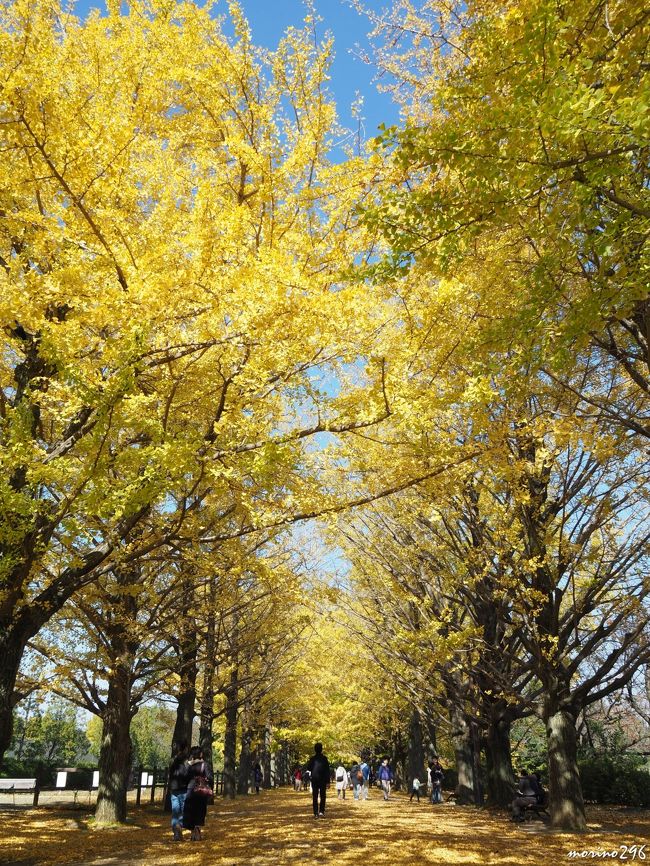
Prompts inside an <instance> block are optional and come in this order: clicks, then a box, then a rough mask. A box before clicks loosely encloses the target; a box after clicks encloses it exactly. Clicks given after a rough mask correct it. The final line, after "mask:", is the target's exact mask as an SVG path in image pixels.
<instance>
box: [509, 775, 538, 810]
mask: <svg viewBox="0 0 650 866" xmlns="http://www.w3.org/2000/svg"><path fill="white" fill-rule="evenodd" d="M516 793H517V796H516V797H515V799H514V800H513V801H512V820H513V821H523V820H524V812H525V811H526V807H527V806H532V805H533V804H536V803H538V802H539V800H538V798H539V796H540V789H539V784H538V782H537V779H536V778H535V776H534V775H532V773H529V772H528V770H522V771H521V773H520V776H519V784H518V785H517V792H516Z"/></svg>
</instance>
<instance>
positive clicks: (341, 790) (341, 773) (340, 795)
mask: <svg viewBox="0 0 650 866" xmlns="http://www.w3.org/2000/svg"><path fill="white" fill-rule="evenodd" d="M334 781H335V782H336V797H337V799H338V800H345V792H346V790H347V787H348V784H349V782H350V779H349V776H348V771H347V770H346V769H345V767H344V766H343V764H339V765H338V767H337V768H336V771H335V775H334Z"/></svg>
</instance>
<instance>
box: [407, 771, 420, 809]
mask: <svg viewBox="0 0 650 866" xmlns="http://www.w3.org/2000/svg"><path fill="white" fill-rule="evenodd" d="M413 797H417V798H418V803H419V802H420V780H419V779H418V778H417V776H416V777H415V778H414V779H413V783H412V784H411V796H410V797H409V803H412V802H413Z"/></svg>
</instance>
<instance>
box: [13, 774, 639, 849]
mask: <svg viewBox="0 0 650 866" xmlns="http://www.w3.org/2000/svg"><path fill="white" fill-rule="evenodd" d="M373 793H374V796H372V797H371V799H370V800H369V801H367V802H355V801H354V800H353V799H352V797H350V798H349V799H346V800H345V801H337V800H336V797H331V796H330V798H329V799H328V804H327V812H328V814H327V816H326V818H324V819H319V820H315V819H314V818H313V816H312V814H311V798H310V796H309V795H308V794H306V793H304V792H303V793H295V792H293V791H288V790H280V791H264V792H262V794H260V796H259V797H256V796H249V797H247V798H238V799H237V800H235V801H228V802H224V801H222V800H218V801H217V802H216V803H215V805H214V806H211V807H209V810H208V817H207V821H206V826H205V829H204V839H203V840H202V841H201V842H190V841H189V838H187V837H188V836H189V834H187V833H186V834H185V835H186V839H185V840H184V841H183V842H180V843H174V842H172V841H171V831H170V828H169V816H168V815H165V814H163V813H162V812H161V811H160V809H159V808H154V807H147V808H144V807H143V808H140V809H132V811H131V815H130V819H129V823H128V824H127V825H126V826H124V827H115V828H108V829H106V828H102V829H99V828H95V827H93V820H92V815H91V814H90V813H88V812H84V811H72V810H63V809H47V808H39V809H26V810H24V811H21V810H7V809H5V810H3V811H2V812H0V863H3V864H13V866H18V864H20V866H48V864H71V866H76V864H83V866H157V864H161V866H175V864H183V866H206V864H209V866H284V864H292V866H296V864H299V863H305V864H307V863H309V864H310V866H311V864H325V863H331V864H336V866H348V864H349V866H352V864H355V866H359V864H364V866H380V864H381V866H386V864H393V863H395V864H413V866H424V864H432V866H433V864H445V863H456V864H464V866H473V864H499V866H533V864H546V863H570V862H579V861H584V860H585V859H586V860H589V861H591V862H594V861H599V860H601V859H606V860H608V861H611V860H615V861H617V860H621V861H626V862H634V861H639V862H642V861H643V860H645V859H647V860H648V861H650V811H649V810H636V809H624V808H604V807H591V808H590V809H589V810H588V822H589V827H588V832H587V833H585V834H580V835H572V834H558V833H554V832H551V831H549V830H548V828H546V827H544V826H543V825H542V824H540V823H539V822H534V823H531V824H524V825H514V824H512V823H510V822H509V821H508V819H507V816H506V815H505V813H498V812H492V811H489V810H485V809H480V810H478V809H474V808H469V807H460V806H454V805H449V804H444V805H438V806H431V805H430V804H429V803H427V802H426V801H425V800H424V799H423V800H422V803H420V804H418V803H417V802H416V801H413V802H412V803H409V801H408V798H406V797H405V796H403V795H399V794H397V795H395V796H394V798H393V799H391V800H390V801H389V802H388V803H385V802H383V800H382V799H381V797H380V795H379V793H378V792H373ZM644 845H645V846H647V847H646V848H645V849H644V848H643V846H644ZM572 852H573V853H572Z"/></svg>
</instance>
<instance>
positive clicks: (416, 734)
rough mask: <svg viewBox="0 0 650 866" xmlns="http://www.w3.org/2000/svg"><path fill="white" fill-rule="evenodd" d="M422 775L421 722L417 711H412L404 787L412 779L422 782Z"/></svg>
mask: <svg viewBox="0 0 650 866" xmlns="http://www.w3.org/2000/svg"><path fill="white" fill-rule="evenodd" d="M423 774H424V745H423V742H422V722H421V719H420V713H419V710H417V709H416V710H413V712H412V714H411V724H410V726H409V745H408V755H407V758H406V776H407V778H406V785H407V787H408V785H409V784H410V782H411V781H412V780H413V779H414V778H418V779H419V780H420V781H422V780H423Z"/></svg>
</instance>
